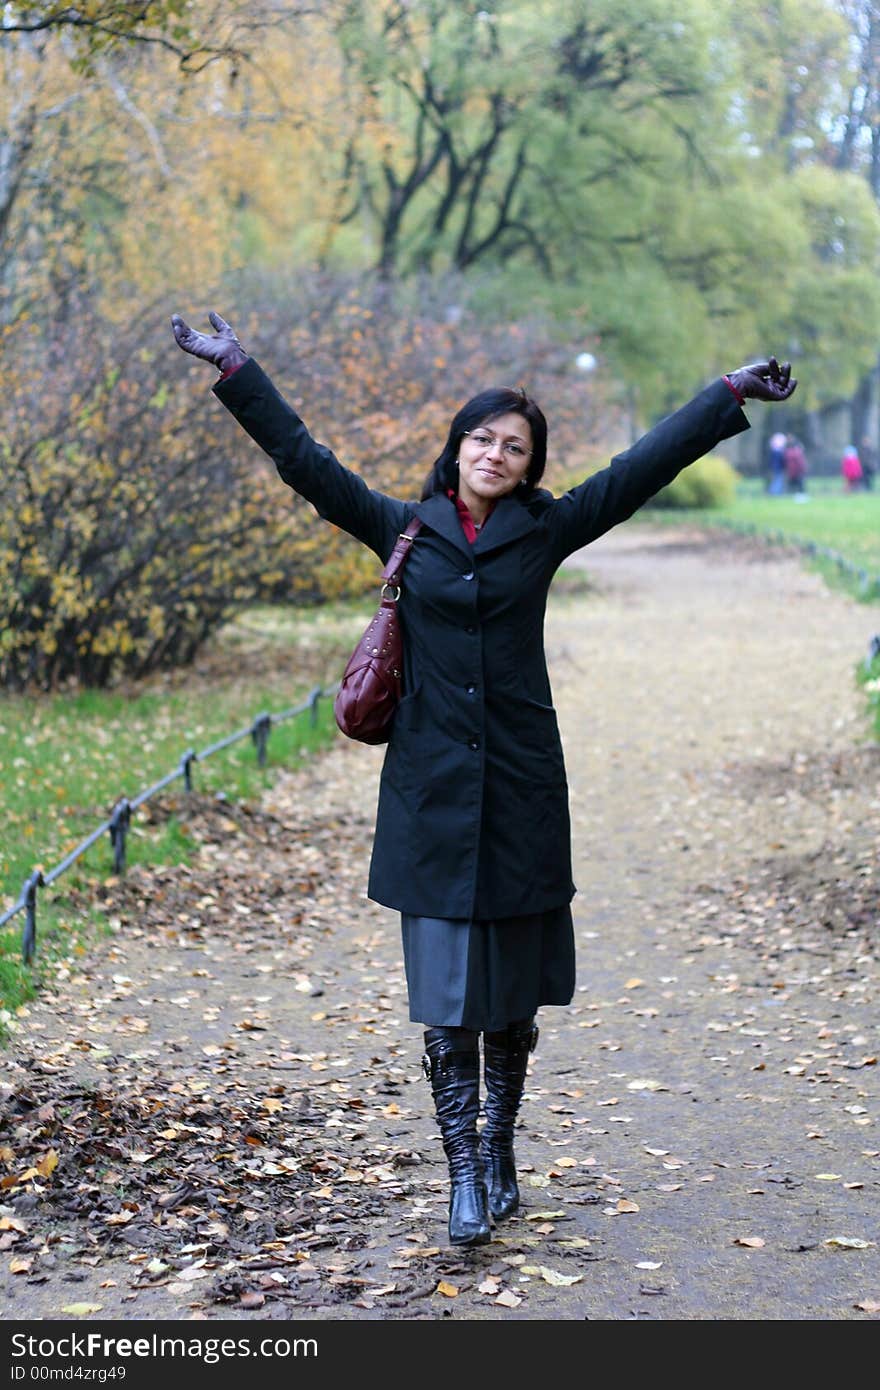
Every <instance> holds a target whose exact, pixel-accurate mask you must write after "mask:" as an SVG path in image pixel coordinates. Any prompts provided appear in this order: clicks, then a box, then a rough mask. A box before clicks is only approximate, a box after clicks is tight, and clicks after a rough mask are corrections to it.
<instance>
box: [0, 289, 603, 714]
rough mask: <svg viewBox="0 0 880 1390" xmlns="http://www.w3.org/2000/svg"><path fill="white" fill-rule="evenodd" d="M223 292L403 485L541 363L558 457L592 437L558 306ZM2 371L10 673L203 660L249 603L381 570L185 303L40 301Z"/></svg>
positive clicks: (234, 315)
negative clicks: (326, 518) (483, 405)
mask: <svg viewBox="0 0 880 1390" xmlns="http://www.w3.org/2000/svg"><path fill="white" fill-rule="evenodd" d="M236 299H238V300H239V304H247V306H248V311H247V312H246V311H245V310H243V309H238V310H237V309H236V303H235V301H236ZM218 305H219V307H220V308H221V309H222V310H223V311H224V313H225V315H226V316H227V317H228V318H229V319H230V321H231V322H232V323H233V324H234V325H235V326H236V328H237V329H238V331H239V333H240V334H241V336H242V339H243V341H244V342H245V343H246V344H247V345H249V346H252V347H253V349H254V351H256V352H257V353H258V354H259V355H260V356H261V357H263V358H264V361H265V365H266V366H267V367H268V369H269V370H270V372H271V373H272V374H273V375H274V376H275V377H276V380H277V381H278V384H279V386H280V387H281V389H282V390H283V391H284V392H285V394H287V395H288V396H289V398H290V399H291V401H292V402H293V403H296V404H300V403H301V408H302V410H303V413H304V416H305V418H306V421H307V423H308V425H309V427H310V429H311V430H312V432H313V434H314V435H315V437H316V438H318V439H320V440H327V441H328V442H329V443H330V445H331V446H332V447H333V448H334V449H335V450H336V452H337V453H338V455H339V457H340V459H341V460H342V462H343V463H345V464H346V465H347V466H348V467H351V468H353V469H355V470H356V471H358V472H362V473H363V474H364V476H365V477H366V478H367V479H368V481H369V483H370V485H371V486H374V487H377V488H379V489H381V490H383V491H385V492H389V493H392V494H394V495H397V496H402V497H406V498H416V497H418V495H419V493H420V491H421V487H422V483H423V480H424V478H425V475H426V474H427V472H428V469H429V467H430V465H431V463H432V462H433V460H434V458H435V457H436V455H437V454H438V453H439V452H440V449H441V447H442V444H443V442H444V439H445V436H446V431H447V428H448V422H449V420H450V418H451V416H452V415H453V414H454V412H455V410H456V409H457V408H458V407H459V406H460V404H461V403H462V401H463V400H465V399H467V397H469V396H471V395H473V394H474V393H475V392H476V391H477V390H480V389H482V388H483V387H484V386H486V385H488V384H491V383H493V382H497V381H501V382H504V381H508V382H509V381H514V382H516V381H525V382H527V383H528V389H529V390H531V391H532V392H533V393H534V394H536V395H537V396H538V397H539V399H541V400H542V402H543V403H544V405H545V407H546V409H547V410H548V413H549V414H550V416H551V419H552V422H553V431H554V443H555V445H556V451H557V457H558V456H559V453H560V452H563V453H564V452H565V450H566V449H571V448H573V447H574V446H575V444H576V443H579V442H580V441H581V440H582V439H583V437H584V434H585V430H584V424H583V416H584V410H585V390H584V385H583V383H582V382H581V381H580V380H579V379H578V378H577V374H576V373H575V372H574V371H573V370H572V368H571V365H570V363H571V354H570V353H569V352H568V351H567V350H566V351H565V352H564V353H563V352H562V351H561V349H560V347H559V345H558V344H554V343H552V342H551V341H549V340H548V338H547V337H546V335H544V334H542V332H541V331H540V326H536V325H531V324H526V323H519V324H516V323H514V324H499V325H495V326H492V325H489V324H486V323H485V322H483V321H482V320H480V319H478V318H476V317H473V318H472V317H471V316H470V315H468V314H467V313H466V312H464V311H463V312H462V315H461V317H460V318H456V319H455V320H454V321H451V316H449V315H448V314H447V313H445V310H446V308H447V307H448V301H445V300H444V299H443V298H442V297H440V298H439V299H438V301H437V302H435V303H430V302H428V300H427V297H426V295H425V294H424V293H422V294H420V296H419V297H418V299H416V300H414V302H411V303H409V304H406V303H401V302H394V298H393V296H392V295H391V293H390V292H389V291H388V289H387V287H384V288H383V287H382V286H372V287H371V286H370V285H366V286H365V285H363V284H353V283H347V282H346V281H344V280H343V279H342V277H339V276H336V277H330V276H312V277H311V278H309V279H307V280H304V281H301V282H297V283H295V284H291V285H289V286H284V285H282V284H281V283H280V282H279V281H278V280H277V279H273V280H271V281H269V280H266V281H264V282H260V281H251V282H250V283H249V284H247V285H242V286H241V287H240V288H239V291H238V294H236V293H235V292H234V291H232V290H230V289H227V290H226V291H225V292H224V293H223V294H221V295H220V296H219V297H218ZM177 307H181V308H182V309H184V311H186V308H187V306H185V305H181V306H177V305H174V304H172V305H169V306H167V308H168V309H173V308H177ZM199 326H200V327H201V326H204V325H202V324H199ZM273 359H274V360H273ZM0 371H2V374H3V381H4V436H3V438H2V440H0V683H3V684H5V685H7V686H9V687H12V688H23V687H26V686H28V685H37V686H41V687H44V688H51V687H55V686H57V685H58V684H59V683H60V682H62V681H67V680H71V679H73V680H76V681H79V682H81V683H82V684H86V685H94V686H103V685H107V684H111V683H112V682H114V681H115V680H116V679H117V678H119V677H122V676H142V675H144V674H146V673H148V672H150V671H152V670H155V669H157V668H160V667H166V666H178V665H183V664H186V663H187V662H189V661H191V660H192V658H193V657H194V656H195V653H196V652H197V650H198V648H199V646H200V645H201V644H202V643H203V642H204V641H205V639H206V638H207V637H209V636H210V635H211V633H212V632H213V631H214V630H215V629H216V628H217V627H218V626H219V625H220V624H221V623H223V622H224V621H226V620H227V619H228V618H229V617H230V616H231V615H232V613H233V612H235V610H236V609H239V608H241V607H243V606H245V605H247V604H250V603H252V602H254V601H260V600H262V601H265V600H275V601H278V600H287V601H290V600H295V601H300V602H315V601H320V600H322V599H326V598H339V597H350V596H354V595H356V594H358V593H362V592H363V591H364V588H365V587H369V586H372V585H373V584H374V583H375V582H376V579H377V576H378V572H379V570H380V568H381V566H380V564H379V562H378V560H377V558H376V557H374V556H371V555H370V554H369V553H368V552H367V551H365V550H364V548H363V547H361V546H359V545H357V544H356V543H355V542H354V541H352V540H350V538H349V537H347V536H346V535H344V534H342V533H340V532H339V531H336V530H335V529H334V528H332V527H328V526H327V525H326V524H325V523H323V522H321V521H319V520H318V519H317V517H316V516H315V514H314V512H313V510H312V508H311V507H310V506H309V505H308V504H307V503H306V502H304V501H302V500H301V499H299V498H297V497H296V496H295V495H294V494H293V493H291V492H289V491H288V490H287V489H286V488H285V487H284V486H283V485H282V484H280V483H279V480H278V477H277V475H276V473H275V470H274V468H272V466H271V464H269V463H268V462H267V461H266V460H265V459H264V458H263V457H262V456H261V455H260V454H259V452H258V451H257V450H256V449H255V447H254V446H253V444H251V443H250V441H248V440H247V439H246V437H245V436H244V434H243V433H242V432H241V431H239V430H237V429H236V427H235V425H234V424H233V423H232V422H231V421H230V419H229V417H228V416H227V415H226V412H225V411H224V410H223V409H222V408H221V407H220V406H219V405H218V404H217V402H216V401H215V400H214V398H213V396H212V394H211V391H210V389H209V388H210V385H211V383H212V380H213V376H214V374H213V372H212V369H211V368H210V367H209V366H207V364H205V363H204V362H195V361H194V360H193V359H192V358H186V357H184V356H183V355H182V354H181V353H180V352H179V351H178V349H177V348H176V347H175V346H174V343H173V340H172V338H171V333H170V329H169V325H168V317H167V312H165V311H164V310H163V312H161V313H158V312H156V313H153V314H152V315H147V314H142V315H140V316H139V317H138V319H137V321H136V323H135V324H134V325H133V326H132V327H131V328H130V329H123V328H121V327H120V326H119V325H116V324H111V323H108V322H106V321H105V320H103V319H101V317H100V316H99V314H98V313H97V311H96V310H94V309H92V308H90V307H89V306H88V304H85V305H82V306H80V307H79V308H78V311H77V313H76V314H75V315H70V316H68V318H67V320H66V321H64V320H63V319H61V318H60V317H59V316H58V315H56V316H55V318H54V319H53V317H52V315H51V314H49V313H47V314H46V316H45V318H44V319H43V321H42V322H40V323H39V324H37V323H36V322H34V321H32V320H28V319H25V318H24V317H23V318H22V319H20V320H19V322H18V323H17V324H14V325H7V327H6V328H5V329H4V330H3V331H2V332H0ZM588 403H589V402H588V400H587V401H586V404H588Z"/></svg>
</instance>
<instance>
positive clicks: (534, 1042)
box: [529, 1023, 541, 1052]
mask: <svg viewBox="0 0 880 1390" xmlns="http://www.w3.org/2000/svg"><path fill="white" fill-rule="evenodd" d="M540 1032H541V1030H540V1028H539V1027H538V1025H537V1023H535V1024H533V1025H532V1030H531V1032H530V1033H529V1052H534V1050H535V1048H536V1047H537V1046H538V1036H539V1034H540Z"/></svg>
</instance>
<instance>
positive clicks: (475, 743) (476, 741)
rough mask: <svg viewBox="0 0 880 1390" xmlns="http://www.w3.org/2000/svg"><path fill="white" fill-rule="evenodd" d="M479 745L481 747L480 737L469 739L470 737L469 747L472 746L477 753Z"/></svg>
mask: <svg viewBox="0 0 880 1390" xmlns="http://www.w3.org/2000/svg"><path fill="white" fill-rule="evenodd" d="M479 747H480V740H479V739H478V738H469V739H468V748H470V749H471V750H472V751H473V752H474V753H476V752H477V751H478V749H479Z"/></svg>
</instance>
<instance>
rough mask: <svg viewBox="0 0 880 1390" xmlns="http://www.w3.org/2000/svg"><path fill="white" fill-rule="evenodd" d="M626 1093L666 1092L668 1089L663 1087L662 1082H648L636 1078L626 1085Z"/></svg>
mask: <svg viewBox="0 0 880 1390" xmlns="http://www.w3.org/2000/svg"><path fill="white" fill-rule="evenodd" d="M626 1089H627V1090H628V1091H668V1090H669V1087H668V1086H664V1085H663V1082H662V1081H650V1080H642V1079H641V1078H637V1079H636V1080H635V1081H628V1082H627V1083H626Z"/></svg>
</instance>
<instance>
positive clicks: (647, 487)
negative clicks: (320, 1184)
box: [172, 314, 797, 1245]
mask: <svg viewBox="0 0 880 1390" xmlns="http://www.w3.org/2000/svg"><path fill="white" fill-rule="evenodd" d="M210 319H211V323H212V325H213V327H214V329H215V333H214V334H213V335H211V336H208V335H206V334H202V333H197V332H195V331H194V330H193V329H191V328H190V327H189V326H188V325H187V324H186V323H184V321H183V320H182V319H181V318H179V317H178V316H177V315H175V316H174V318H173V319H172V326H173V329H174V335H175V338H176V339H177V342H178V344H179V346H180V347H181V348H183V350H184V351H185V352H189V353H192V354H193V355H194V356H196V357H202V358H204V359H206V360H207V361H209V362H213V363H214V364H215V366H217V367H218V368H219V370H220V372H221V377H220V381H219V382H218V383H217V384H216V385H215V387H214V390H215V392H216V394H217V396H218V397H219V399H220V400H221V401H222V402H223V404H224V405H225V406H226V407H227V408H228V409H229V410H230V411H231V412H232V414H233V415H235V417H236V419H237V420H238V421H239V422H240V424H242V425H243V426H244V428H245V429H246V430H247V432H248V433H249V434H250V435H251V437H252V438H253V439H255V440H256V442H257V443H258V444H260V445H261V447H262V448H263V449H265V451H266V452H267V453H268V454H269V455H270V456H271V457H272V458H273V460H274V462H275V464H276V466H277V468H278V471H279V473H280V475H281V477H282V478H283V479H284V481H285V482H286V483H288V484H289V485H290V486H291V487H293V488H295V489H296V491H297V492H299V493H300V494H301V495H302V496H303V497H305V498H307V499H308V500H309V501H310V502H311V503H312V504H313V505H314V507H315V508H316V510H317V511H318V514H319V515H320V516H322V517H324V518H325V519H326V520H328V521H331V522H333V523H335V524H336V525H337V526H340V527H342V528H343V529H344V530H346V531H348V532H350V533H351V534H352V535H353V536H355V537H357V539H358V540H361V541H363V542H364V544H365V545H368V546H369V547H370V548H371V549H372V550H374V551H375V552H376V554H377V555H379V557H380V558H381V559H382V561H383V562H384V561H386V560H387V559H388V557H389V555H390V554H391V551H392V549H393V547H394V544H395V542H396V540H397V537H398V535H399V533H400V532H402V531H403V530H404V528H405V526H406V525H407V524H408V522H409V521H410V520H411V519H412V518H413V517H414V516H417V517H419V519H420V520H421V522H422V529H421V531H420V532H419V535H418V537H417V539H416V542H415V545H414V546H413V547H412V553H411V555H410V557H409V559H408V561H407V565H406V569H405V571H404V576H403V593H402V596H401V598H400V614H401V626H402V629H403V633H404V644H405V669H404V691H405V694H404V697H403V699H402V701H401V703H400V705H399V706H398V709H397V713H396V716H395V720H394V725H393V729H392V734H391V739H390V741H389V744H388V751H387V754H386V757H385V763H384V766H383V769H382V779H381V785H380V792H379V807H378V813H377V822H376V834H375V840H374V844H373V855H372V863H371V867H370V883H369V894H370V897H371V898H373V899H375V900H376V901H377V902H380V903H384V904H385V905H386V906H389V907H393V908H397V909H398V910H399V911H400V912H401V914H402V931H403V948H404V959H405V964H406V976H407V986H408V990H409V1002H410V1018H411V1019H412V1021H414V1022H421V1023H423V1024H425V1025H426V1026H427V1031H426V1032H425V1056H424V1058H423V1065H424V1069H425V1074H426V1076H427V1078H428V1080H429V1081H430V1083H431V1087H432V1091H433V1095H434V1101H435V1105H436V1112H437V1120H438V1123H439V1125H440V1131H441V1135H442V1139H443V1146H444V1149H445V1151H446V1156H447V1159H448V1162H449V1172H450V1179H451V1196H450V1207H449V1239H450V1242H451V1243H453V1244H461V1245H467V1244H476V1243H481V1242H483V1241H486V1240H488V1239H489V1238H490V1233H491V1228H490V1217H494V1218H495V1220H501V1219H502V1218H504V1217H505V1216H508V1215H509V1214H510V1213H511V1212H513V1211H514V1210H515V1209H516V1207H517V1205H518V1203H519V1192H518V1189H517V1181H516V1166H515V1162H514V1153H513V1127H514V1122H515V1120H516V1115H517V1110H518V1108H519V1103H520V1100H521V1097H522V1092H523V1085H524V1082H525V1075H526V1066H527V1062H528V1054H529V1051H530V1050H532V1049H533V1048H534V1046H535V1042H536V1040H537V1035H538V1030H537V1028H536V1027H535V1014H536V1012H537V1009H538V1007H539V1005H541V1004H568V1003H570V1001H571V998H572V995H573V992H574V934H573V930H572V920H571V908H570V903H571V899H572V897H573V895H574V892H575V888H574V884H573V883H572V879H571V851H570V834H569V820H568V791H567V786H566V780H565V765H564V762H563V757H562V746H561V743H560V739H559V731H558V728H557V724H556V715H555V713H554V710H553V705H552V697H551V693H550V684H549V681H548V678H547V668H546V664H545V660H544V648H543V620H544V607H545V602H546V598H547V591H548V588H549V586H550V581H551V579H552V577H553V574H554V573H555V571H556V570H557V569H558V567H559V565H560V564H561V563H562V561H563V560H564V559H565V557H566V556H567V555H570V554H571V552H572V551H574V550H577V549H579V548H580V547H581V546H583V545H586V544H587V543H588V542H589V541H592V540H595V538H596V537H597V536H599V535H601V534H602V533H603V532H604V531H607V530H608V529H609V527H611V526H614V525H616V523H617V522H619V521H624V520H625V519H626V518H627V517H629V516H631V515H632V514H633V512H635V511H636V510H637V509H638V508H639V507H640V506H641V505H642V504H643V503H644V502H646V501H647V500H648V498H649V497H651V496H653V494H654V493H655V492H657V491H658V489H659V488H661V487H664V486H665V485H666V484H667V483H669V482H671V481H672V479H673V478H674V477H675V476H676V475H677V474H678V473H679V472H680V470H681V469H682V468H683V467H684V466H685V465H686V464H688V463H692V462H693V461H694V459H697V458H700V457H701V456H702V455H703V454H705V453H706V452H707V451H708V450H709V449H711V448H712V447H713V446H714V445H715V444H717V443H718V441H719V440H721V439H726V438H728V437H729V436H730V435H733V434H737V433H739V432H740V431H741V430H745V429H747V428H748V421H747V419H746V417H745V415H744V414H743V412H742V409H741V406H742V403H743V401H744V400H745V399H746V398H747V397H755V398H758V399H762V400H767V401H781V400H786V399H787V398H788V397H789V396H790V395H791V393H792V391H794V389H795V386H796V384H797V383H796V382H794V381H792V380H790V367H789V366H788V364H786V365H784V366H782V367H780V366H779V364H778V363H777V362H776V359H775V358H772V357H771V358H770V359H769V361H768V362H758V363H755V364H753V365H752V366H749V367H741V368H740V369H739V370H738V371H736V372H733V373H731V374H730V376H728V377H722V378H721V379H720V380H718V381H716V382H715V383H714V384H713V385H711V386H709V387H707V389H706V390H705V391H703V392H701V394H700V395H699V396H697V397H696V399H695V400H693V401H692V402H691V403H690V404H689V405H687V406H685V407H684V408H683V409H682V410H679V411H678V412H677V413H676V414H675V415H672V416H670V417H669V418H668V419H666V420H663V421H662V422H661V423H660V424H659V425H657V426H656V427H655V428H654V429H653V430H651V432H650V433H649V434H648V435H646V436H645V437H644V438H643V439H641V440H640V441H639V442H638V443H637V444H635V445H634V446H633V447H632V448H631V449H629V450H627V452H626V453H624V454H621V455H619V456H618V457H617V458H616V459H614V460H613V461H612V463H611V466H610V467H609V468H607V469H605V470H604V471H603V472H601V473H597V474H595V475H594V476H593V477H591V478H588V479H587V481H586V482H584V483H582V484H581V485H580V486H579V487H576V488H573V489H572V490H571V491H570V492H568V493H566V494H565V496H564V497H561V498H554V497H552V496H551V494H550V493H549V492H547V491H545V490H544V489H542V488H539V487H538V483H539V482H540V479H541V476H542V474H543V472H544V465H545V461H546V452H547V426H546V422H545V420H544V416H543V415H542V413H541V411H540V410H539V408H538V406H537V405H536V404H535V402H534V401H532V400H530V399H529V398H528V397H527V396H526V395H525V394H524V393H523V392H518V391H511V390H506V389H501V390H494V391H485V392H483V393H482V394H481V395H478V396H475V397H474V398H473V400H471V401H469V402H468V403H467V404H466V405H465V406H463V407H462V409H461V410H460V411H459V412H458V414H457V415H456V416H455V418H454V420H453V421H452V425H451V427H450V430H449V437H448V439H447V441H446V445H445V447H444V449H443V452H442V453H441V454H440V457H439V458H438V459H437V461H436V463H435V464H434V467H433V469H432V470H431V473H430V475H429V477H428V480H427V483H426V485H425V489H424V492H423V495H422V498H421V500H420V501H419V502H416V503H408V502H403V501H399V500H397V499H395V498H392V497H387V496H385V495H383V494H381V493H378V492H373V491H371V490H370V488H368V487H367V485H366V483H365V482H364V481H363V479H362V478H360V477H359V476H358V475H357V474H354V473H350V472H349V471H348V470H347V469H345V468H343V467H342V466H341V465H340V464H339V463H338V462H337V460H336V458H335V457H334V455H333V454H332V453H331V452H330V451H329V449H327V448H325V447H324V446H323V445H319V444H316V443H315V441H314V440H313V439H312V438H311V436H310V435H309V433H308V431H307V430H306V427H305V425H304V424H303V423H302V421H301V420H300V419H299V417H298V416H297V415H296V414H295V412H294V411H293V410H292V409H291V407H290V406H289V405H287V404H286V402H285V401H284V400H283V399H282V398H281V396H280V395H279V394H278V392H277V391H276V390H275V388H274V386H273V385H272V383H271V382H270V381H269V379H268V377H267V376H266V375H265V373H264V372H263V371H262V370H261V369H260V367H259V366H258V365H257V363H256V362H255V361H253V359H251V358H249V357H248V356H247V354H246V353H245V351H244V349H243V348H242V346H241V344H240V343H239V341H238V339H237V338H236V336H235V334H234V333H233V331H232V329H231V328H230V327H229V325H228V324H227V323H225V322H224V320H223V319H222V318H220V316H219V315H218V314H211V315H210ZM481 1032H482V1033H483V1035H484V1059H485V1082H486V1105H485V1116H486V1124H485V1127H484V1129H483V1131H482V1134H481V1135H480V1136H478V1133H477V1118H478V1114H479V1052H478V1043H479V1034H480V1033H481Z"/></svg>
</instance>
